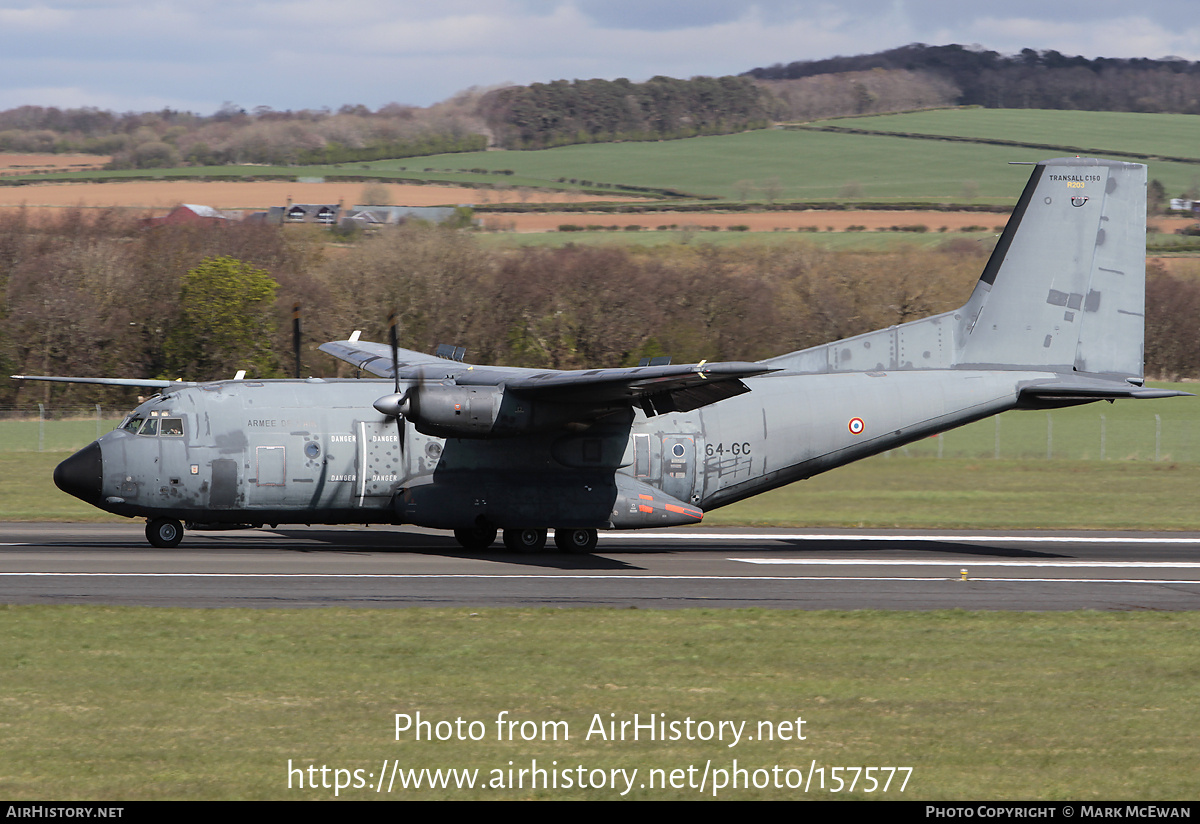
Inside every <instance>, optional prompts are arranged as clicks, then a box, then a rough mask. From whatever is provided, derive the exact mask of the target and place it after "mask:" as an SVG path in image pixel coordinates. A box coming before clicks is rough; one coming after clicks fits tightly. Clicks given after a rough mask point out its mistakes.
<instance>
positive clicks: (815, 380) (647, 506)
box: [38, 158, 1186, 552]
mask: <svg viewBox="0 0 1200 824" xmlns="http://www.w3.org/2000/svg"><path fill="white" fill-rule="evenodd" d="M1145 210H1146V167H1145V166H1142V165H1138V164H1134V163H1123V162H1116V161H1109V160H1098V159H1089V158H1059V159H1054V160H1046V161H1042V162H1040V163H1037V164H1033V170H1032V175H1031V177H1030V179H1029V182H1028V184H1027V185H1026V186H1025V190H1024V192H1023V194H1022V195H1021V197H1020V200H1019V202H1018V203H1017V207H1016V209H1015V211H1014V212H1013V214H1012V217H1011V218H1010V220H1009V222H1008V225H1007V227H1006V228H1005V230H1004V233H1003V235H1002V236H1001V237H1000V240H999V242H998V244H997V246H996V248H995V251H994V252H993V254H992V256H991V258H990V260H989V261H988V263H987V265H986V267H985V268H984V270H983V274H982V276H981V277H980V279H979V282H978V284H977V285H976V286H975V289H974V292H973V293H972V295H971V297H970V300H968V301H967V303H966V304H965V305H964V306H963V307H962V308H961V309H958V310H956V311H953V312H947V313H944V314H941V315H936V316H934V317H930V318H925V319H923V320H918V321H914V322H911V323H905V324H902V325H899V326H892V327H889V328H887V329H881V330H878V331H875V332H870V333H867V334H864V335H859V336H857V337H853V338H849V339H847V340H842V341H838V342H836V343H830V344H826V345H824V346H818V347H815V348H812V349H805V350H802V351H798V352H792V353H790V354H786V355H781V356H779V357H776V358H771V359H769V360H765V361H760V362H757V363H705V362H701V363H697V364H687V365H670V364H659V365H646V366H639V367H633V368H621V369H587V370H575V371H552V370H545V369H517V368H505V367H497V366H478V365H470V364H466V363H463V362H461V351H460V350H459V351H456V350H447V351H444V352H443V353H442V356H435V355H426V354H421V353H418V352H412V351H408V350H401V349H397V348H396V347H395V344H394V340H395V338H394V333H393V337H392V341H393V342H392V344H391V345H388V344H381V343H367V342H363V341H359V340H357V334H356V335H355V336H352V337H351V338H350V339H349V340H344V341H337V342H334V343H326V344H324V345H323V346H322V347H321V349H322V350H324V351H325V352H327V353H329V354H331V355H333V356H335V357H337V358H341V359H342V360H344V361H347V362H349V363H351V364H353V365H354V366H355V367H356V368H357V369H358V370H360V372H361V371H365V372H368V373H371V374H373V375H376V376H378V377H379V378H383V379H385V380H376V379H353V378H351V379H344V380H323V379H319V378H309V379H307V380H227V381H213V382H204V383H171V382H167V381H141V380H121V379H96V378H82V379H80V378H76V379H66V380H78V381H82V382H100V383H115V384H125V385H139V386H153V387H155V388H157V389H158V390H159V392H160V394H158V395H155V396H154V397H153V398H151V399H150V400H148V401H146V402H145V403H143V404H141V405H140V406H138V407H137V408H136V409H134V410H133V412H131V413H130V414H129V416H128V417H127V418H126V419H125V421H124V423H122V424H121V426H120V427H119V428H117V429H116V430H114V431H112V432H110V433H108V434H106V435H104V436H103V437H101V438H100V439H99V440H97V441H96V442H94V443H92V444H91V445H89V446H87V447H85V448H84V449H82V450H81V451H79V452H78V453H76V454H75V455H72V456H71V457H70V458H67V459H66V460H65V461H63V462H62V464H60V465H59V466H58V468H57V469H56V470H55V473H54V480H55V483H57V484H58V486H59V487H60V488H61V489H63V490H64V491H66V492H69V493H70V494H72V495H75V496H76V497H78V498H81V499H82V500H84V501H87V502H88V503H91V504H93V505H95V506H97V507H99V508H101V509H104V510H107V511H109V512H113V513H116V514H118V515H125V516H129V517H145V518H147V520H148V523H147V527H146V536H147V538H148V539H149V541H150V543H151V544H153V545H155V546H158V547H173V546H176V545H178V544H179V542H180V539H181V538H182V536H183V530H184V524H186V525H187V528H188V529H204V528H230V527H237V526H246V527H252V526H262V525H266V524H269V525H277V524H281V523H304V524H344V523H387V524H414V525H418V526H423V527H433V528H439V529H448V530H453V531H454V535H455V537H456V538H457V539H458V541H459V542H460V543H461V544H462V545H463V546H465V547H468V548H471V549H482V548H484V547H487V546H488V545H490V544H491V543H492V542H493V541H494V540H495V538H496V535H497V532H498V531H499V530H503V535H504V543H505V545H507V546H508V547H509V548H510V549H513V550H523V551H538V550H541V549H542V548H543V547H544V546H545V543H546V535H547V529H548V528H549V529H553V530H554V540H555V543H556V544H557V545H558V547H559V548H560V549H562V550H565V551H576V552H588V551H590V550H592V549H593V548H594V547H595V546H596V539H597V530H605V529H635V528H642V527H656V526H668V525H677V524H694V523H698V522H699V521H700V519H701V518H702V517H703V515H704V512H705V511H706V510H709V509H713V508H715V507H719V506H725V505H726V504H731V503H733V502H735V501H740V500H742V499H743V498H748V497H750V496H752V495H757V494H758V493H760V492H765V491H767V490H769V489H774V488H776V487H779V486H783V485H784V484H789V483H792V482H793V481H798V480H801V479H804V478H808V477H810V476H812V475H815V474H817V473H819V472H824V471H826V470H829V469H833V468H834V467H837V466H841V465H843V464H847V463H849V462H851V461H855V460H858V459H859V458H865V457H867V456H868V455H874V454H876V453H879V452H882V451H884V450H887V449H892V448H895V447H897V446H900V445H902V444H905V443H909V442H911V441H915V440H918V439H920V438H925V437H928V436H930V435H933V434H935V433H938V432H942V431H945V430H947V429H951V428H953V427H956V426H961V425H963V424H966V423H970V422H972V421H975V420H979V419H981V418H985V417H988V416H990V415H993V414H995V413H997V412H1002V411H1004V410H1008V409H1016V408H1053V407H1060V406H1070V405H1074V404H1080V403H1087V402H1090V401H1098V400H1107V401H1112V400H1114V399H1116V398H1160V397H1167V396H1170V395H1181V394H1186V393H1181V392H1173V391H1168V390H1157V389H1149V388H1144V387H1143V381H1142V350H1143V326H1144V315H1143V312H1144V303H1145V297H1144V294H1145V230H1146V211H1145ZM38 379H40V380H45V379H47V378H38Z"/></svg>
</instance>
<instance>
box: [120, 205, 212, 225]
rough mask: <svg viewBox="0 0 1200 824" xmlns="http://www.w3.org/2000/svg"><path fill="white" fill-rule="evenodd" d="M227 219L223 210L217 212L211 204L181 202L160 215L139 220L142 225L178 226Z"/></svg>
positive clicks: (210, 223)
mask: <svg viewBox="0 0 1200 824" xmlns="http://www.w3.org/2000/svg"><path fill="white" fill-rule="evenodd" d="M227 220H229V217H228V216H227V215H225V214H224V213H223V212H218V211H217V210H216V209H214V208H213V207H211V206H198V205H196V204H195V203H181V204H179V205H178V206H176V207H175V208H174V209H172V210H171V211H169V212H167V213H166V214H165V215H162V216H161V217H149V218H146V219H144V220H142V221H141V225H142V226H143V227H146V228H149V227H152V226H179V225H183V224H196V223H199V224H209V225H212V224H218V223H224V222H226V221H227Z"/></svg>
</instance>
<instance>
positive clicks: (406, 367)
mask: <svg viewBox="0 0 1200 824" xmlns="http://www.w3.org/2000/svg"><path fill="white" fill-rule="evenodd" d="M320 349H321V351H322V352H325V353H326V354H328V355H333V356H334V357H335V358H337V359H338V360H344V361H345V362H346V363H348V364H350V365H351V366H353V367H354V368H355V369H361V370H362V371H364V372H370V373H371V374H372V375H378V376H379V377H381V378H390V377H392V350H391V347H390V346H388V345H387V344H386V343H371V342H370V341H365V340H336V341H330V342H329V343H323V344H321V346H320ZM396 361H397V364H398V365H399V367H400V377H402V378H403V377H406V373H411V374H409V375H407V376H408V377H413V378H415V377H417V375H416V373H415V371H414V370H415V368H416V367H420V366H436V365H442V366H447V367H455V366H462V364H460V363H456V362H455V361H451V360H446V359H445V358H439V357H437V356H436V355H428V354H426V353H424V352H414V351H412V350H411V349H397V350H396ZM464 368H465V367H464Z"/></svg>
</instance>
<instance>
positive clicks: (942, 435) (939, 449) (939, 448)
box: [937, 432, 946, 458]
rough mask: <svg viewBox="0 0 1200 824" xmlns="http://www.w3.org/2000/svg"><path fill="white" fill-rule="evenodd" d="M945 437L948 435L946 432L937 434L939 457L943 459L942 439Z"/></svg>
mask: <svg viewBox="0 0 1200 824" xmlns="http://www.w3.org/2000/svg"><path fill="white" fill-rule="evenodd" d="M945 436H946V433H945V432H939V433H937V439H938V457H939V458H941V457H942V439H943V438H944V437H945Z"/></svg>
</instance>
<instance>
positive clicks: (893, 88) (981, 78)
mask: <svg viewBox="0 0 1200 824" xmlns="http://www.w3.org/2000/svg"><path fill="white" fill-rule="evenodd" d="M953 105H978V106H985V107H992V108H1046V109H1080V110H1090V111H1131V112H1179V113H1188V114H1198V113H1200V62H1189V61H1186V60H1182V59H1176V58H1164V59H1162V60H1150V59H1144V58H1136V59H1116V58H1103V57H1102V58H1096V59H1094V60H1093V59H1088V58H1084V57H1068V56H1065V55H1063V54H1060V53H1059V52H1057V51H1053V50H1048V51H1035V50H1033V49H1024V50H1022V51H1021V52H1020V54H1016V55H1002V54H1000V53H998V52H994V51H987V50H984V49H980V48H967V47H964V46H959V45H946V46H927V45H925V44H922V43H915V44H912V45H909V46H904V47H901V48H898V49H890V50H887V51H883V52H877V53H875V54H867V55H857V56H853V57H834V58H829V59H827V60H809V61H796V62H792V63H788V64H786V65H784V64H776V65H774V66H769V67H765V68H756V69H751V70H750V71H748V72H746V73H745V74H744V75H743V76H739V77H693V78H691V79H689V80H679V79H675V78H670V77H661V76H660V77H654V78H651V79H650V80H648V81H646V82H644V83H634V82H631V81H629V80H627V79H625V78H619V79H617V80H596V79H593V80H572V81H567V80H555V81H553V82H550V83H533V84H530V85H528V86H506V87H500V88H494V89H491V90H486V89H478V88H474V89H468V90H466V91H464V92H461V93H459V94H457V95H455V96H454V97H452V98H450V99H449V100H446V101H443V102H441V103H438V104H435V105H434V106H430V107H428V108H419V107H415V106H402V105H399V104H396V103H390V104H388V105H386V106H382V107H380V108H379V109H377V110H374V111H372V110H371V109H368V108H367V107H366V106H363V105H346V106H342V107H341V108H340V109H338V110H337V111H336V112H335V111H331V110H329V109H320V110H300V111H276V110H274V109H272V108H270V107H268V106H259V107H257V108H255V109H253V110H252V111H246V110H245V109H243V108H241V107H239V106H237V105H234V104H232V103H228V104H226V105H225V106H223V107H222V108H221V109H220V110H219V111H217V112H216V113H214V114H212V115H209V116H201V115H197V114H193V113H191V112H180V111H174V110H172V109H163V110H161V111H157V112H143V113H135V112H127V113H124V114H116V113H113V112H110V111H103V110H100V109H97V108H92V107H84V108H76V109H58V108H55V107H42V106H21V107H18V108H15V109H9V110H7V111H0V151H3V152H35V153H49V152H55V153H67V152H81V153H94V154H104V155H111V156H112V163H111V166H112V168H117V169H140V168H164V167H172V166H181V165H192V166H214V165H227V164H241V163H256V164H271V165H313V164H333V163H347V162H367V161H372V160H381V159H386V158H396V157H413V156H419V155H426V154H440V153H445V152H462V151H479V150H482V149H484V148H486V147H487V146H489V145H495V146H499V147H502V148H508V149H544V148H549V147H553V146H563V145H567V144H573V143H596V142H608V141H619V140H664V139H673V138H683V137H693V136H696V135H707V134H727V133H730V132H738V131H745V130H747V129H756V128H763V127H765V126H767V125H769V123H770V122H771V121H772V120H795V119H813V118H821V117H836V116H843V115H854V114H870V113H882V112H893V111H905V110H910V109H921V108H930V107H938V106H953Z"/></svg>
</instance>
